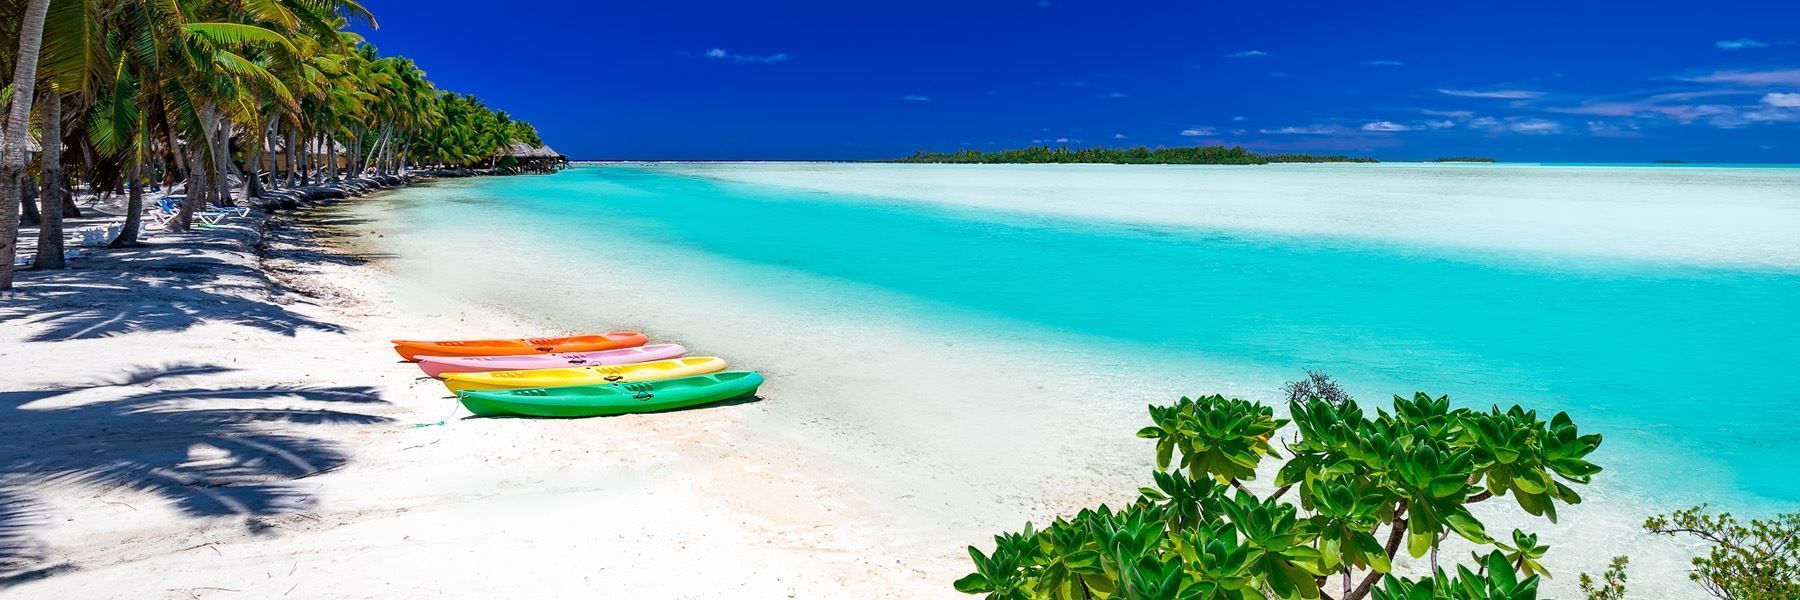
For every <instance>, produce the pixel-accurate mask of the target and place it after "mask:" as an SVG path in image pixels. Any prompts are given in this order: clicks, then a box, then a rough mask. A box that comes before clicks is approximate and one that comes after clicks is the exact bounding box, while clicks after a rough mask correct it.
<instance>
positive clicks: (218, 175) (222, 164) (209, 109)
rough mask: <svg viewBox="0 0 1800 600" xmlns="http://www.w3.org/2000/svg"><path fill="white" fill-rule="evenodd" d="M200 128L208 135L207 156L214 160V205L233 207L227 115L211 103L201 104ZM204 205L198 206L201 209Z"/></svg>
mask: <svg viewBox="0 0 1800 600" xmlns="http://www.w3.org/2000/svg"><path fill="white" fill-rule="evenodd" d="M201 107H202V110H201V115H202V117H201V120H200V127H201V128H202V129H204V130H205V131H204V133H205V134H206V148H207V150H208V152H207V154H209V155H211V158H212V189H213V203H214V204H218V205H220V206H230V205H231V182H230V181H229V180H227V178H226V177H225V176H226V174H228V173H229V172H230V169H229V167H228V166H227V162H228V161H229V160H230V157H229V156H227V155H228V154H230V153H231V147H230V143H229V142H230V140H227V139H225V136H227V135H229V134H230V130H229V128H228V126H227V124H226V122H225V115H223V114H220V113H219V107H218V106H215V105H213V103H212V102H211V101H208V102H206V103H203V104H201ZM203 206H206V205H204V204H202V205H199V206H196V207H195V208H200V207H203Z"/></svg>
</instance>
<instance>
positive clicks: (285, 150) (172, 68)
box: [0, 0, 543, 289]
mask: <svg viewBox="0 0 1800 600" xmlns="http://www.w3.org/2000/svg"><path fill="white" fill-rule="evenodd" d="M353 22H355V23H360V24H365V25H367V26H369V27H374V26H376V19H375V16H374V15H373V14H371V13H370V12H369V11H368V10H367V9H365V8H364V7H363V6H362V5H361V4H359V3H357V2H355V1H354V0H262V1H257V2H241V1H236V0H164V1H159V2H141V1H133V0H0V65H4V66H0V89H4V91H3V92H0V104H5V105H6V107H7V109H8V111H9V112H8V113H7V114H8V119H7V121H6V123H5V124H4V125H0V127H4V128H5V131H4V138H0V142H4V146H0V148H25V147H27V146H29V145H30V140H31V138H32V137H33V136H36V135H43V134H46V133H48V134H50V135H52V136H53V137H55V138H58V139H61V140H62V142H63V144H62V147H63V148H65V151H64V152H63V153H50V156H49V158H44V157H43V156H42V153H40V157H39V158H38V159H37V160H40V161H45V162H44V164H43V165H42V166H41V167H42V168H41V170H40V171H41V172H42V173H43V174H44V176H45V177H54V178H65V179H74V180H78V181H81V182H85V183H87V184H89V185H91V186H93V187H94V188H95V189H116V188H117V187H119V184H120V182H122V181H125V180H131V179H137V178H141V177H157V178H169V179H174V180H185V181H186V182H187V183H188V189H190V190H194V193H192V194H190V195H189V197H188V198H189V199H188V202H189V204H188V205H186V206H184V208H183V211H182V215H181V216H180V218H179V219H178V221H179V225H178V227H185V226H186V224H187V223H188V222H189V220H188V219H189V217H188V215H189V213H190V212H191V211H192V210H193V209H194V208H197V207H201V206H205V203H207V202H218V203H225V202H230V201H232V195H233V194H232V190H230V189H228V188H227V181H228V178H227V175H230V174H233V173H262V174H263V175H264V177H262V178H251V180H250V181H251V183H252V185H253V187H254V186H261V185H270V186H279V185H285V184H294V183H308V182H310V181H313V180H315V179H320V178H327V179H335V178H338V177H340V176H342V175H340V173H339V172H338V170H337V168H336V167H338V166H342V167H344V168H345V173H344V175H348V174H352V173H363V172H371V171H372V172H377V173H393V172H396V171H399V170H402V169H404V168H405V166H406V165H421V164H429V165H444V166H476V165H479V166H489V165H492V164H493V163H494V161H495V160H496V159H498V158H499V157H501V156H504V155H505V153H506V152H507V151H509V149H510V148H511V147H512V145H513V144H514V143H515V142H518V143H524V144H529V145H530V146H531V147H533V148H535V147H538V146H540V145H541V144H542V143H543V142H542V140H540V139H539V138H538V135H537V131H536V129H534V128H533V127H532V126H531V125H530V124H529V123H525V122H523V121H518V120H516V119H513V118H512V117H511V116H510V115H508V114H506V113H505V112H504V111H497V110H493V109H490V108H488V107H487V106H485V105H483V104H482V103H481V101H480V100H478V99H476V98H474V97H473V96H467V95H461V94H455V93H452V92H448V91H444V90H439V89H438V88H437V87H436V86H435V85H433V84H432V82H431V81H430V79H428V78H427V77H426V74H425V72H424V70H422V69H420V68H419V67H418V65H415V64H413V62H412V61H411V60H409V59H407V58H405V57H399V56H381V55H380V54H379V53H378V52H377V51H376V49H375V48H374V46H372V45H370V44H368V43H367V42H366V41H364V40H363V38H362V37H361V36H359V35H357V34H355V33H353V32H351V31H348V30H347V29H346V27H347V26H348V25H350V24H351V23H353ZM15 125H23V126H15ZM278 140H302V141H303V142H302V143H298V144H287V143H280V142H278ZM44 145H45V146H55V144H50V143H45V144H44ZM277 153H279V154H280V155H281V156H280V159H282V160H278V159H277V156H276V155H277ZM23 154H24V153H9V152H4V151H3V150H0V179H5V180H6V181H0V223H11V222H12V221H13V219H12V217H13V216H15V215H17V214H18V209H19V195H18V190H19V185H18V182H17V178H18V177H21V176H23V173H25V170H24V167H25V165H24V164H23V162H24V160H26V158H25V157H24V156H22V155H23ZM61 154H67V155H69V156H71V157H77V156H79V157H82V158H83V160H71V161H68V162H70V163H72V164H71V165H69V167H68V168H66V169H65V168H64V167H63V165H62V164H61V163H62V162H64V161H62V160H60V158H61V157H60V155H61ZM89 158H91V159H92V160H88V159H89ZM289 165H291V166H292V168H286V167H287V166H289ZM271 166H282V167H283V169H282V172H281V173H274V172H265V171H270V170H271V169H270V167H271ZM328 166H329V167H328ZM66 183H68V182H65V184H66ZM248 191H251V192H254V190H248ZM56 195H57V194H51V195H49V196H46V207H47V208H48V207H49V206H50V204H49V203H52V202H60V201H61V200H60V198H56V197H55V196H56ZM47 225H48V224H47ZM0 230H3V232H0V265H10V264H11V260H12V254H13V244H12V243H11V242H12V241H13V239H15V238H16V235H17V231H16V230H15V229H14V228H13V227H11V226H7V227H4V228H0ZM46 239H48V238H46ZM10 281H11V268H10V266H0V289H6V287H8V286H9V285H10Z"/></svg>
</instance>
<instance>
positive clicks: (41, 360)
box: [0, 207, 962, 598]
mask: <svg viewBox="0 0 1800 600" xmlns="http://www.w3.org/2000/svg"><path fill="white" fill-rule="evenodd" d="M252 219H253V220H252V221H243V220H239V221H238V222H237V223H234V224H230V225H223V226H220V227H217V228H213V229H209V230H204V231H200V232H196V233H191V234H177V235H170V236H164V237H159V239H158V240H157V241H156V242H155V243H153V244H149V245H146V246H145V247H142V248H134V249H127V250H120V251H112V252H108V253H105V254H102V255H99V256H97V257H93V258H88V259H83V260H82V261H80V262H77V263H74V264H73V265H72V266H73V267H74V268H72V269H71V270H68V271H53V272H37V273H34V272H24V273H21V275H23V276H24V277H23V279H22V282H21V283H22V285H21V287H20V289H19V291H16V292H14V293H13V294H14V295H13V296H11V297H9V300H20V301H21V302H18V303H15V306H16V307H17V308H14V309H13V310H11V311H9V312H8V313H6V314H5V315H3V316H4V318H0V339H6V340H7V341H8V342H9V343H8V344H7V346H8V347H9V349H8V351H0V362H4V363H5V364H6V365H7V366H8V368H11V369H14V370H16V371H17V372H25V373H31V374H32V375H31V376H29V377H27V378H24V379H25V380H24V381H21V382H20V383H21V384H23V386H24V387H25V388H28V389H32V390H37V391H26V392H14V393H11V394H8V397H9V399H12V400H13V402H11V403H9V404H8V408H13V409H14V410H15V411H16V414H15V416H14V418H12V419H9V420H8V422H7V423H6V424H5V425H4V426H0V431H3V432H4V433H6V434H7V435H8V436H9V438H10V439H14V440H19V445H17V446H15V447H14V448H12V449H10V451H9V452H7V453H6V454H5V455H0V457H3V458H4V462H0V464H6V465H9V467H8V468H7V469H6V470H5V471H4V473H3V476H0V482H3V484H0V490H3V491H0V500H3V501H4V502H3V505H4V507H6V508H7V509H8V512H7V513H6V514H5V515H0V517H3V518H4V521H3V523H4V527H0V591H8V592H11V591H14V590H18V591H21V592H26V593H35V594H40V595H62V596H80V597H119V598H141V597H146V596H154V595H156V594H158V593H163V594H188V595H192V596H201V597H210V596H214V595H221V596H228V595H231V594H235V593H246V594H252V595H255V596H264V597H270V596H280V595H284V594H302V595H305V596H306V597H363V596H366V595H368V594H371V593H383V592H390V593H391V592H402V593H412V594H418V593H430V594H433V595H448V596H471V597H472V596H478V595H480V596H492V595H495V594H502V595H504V594H506V593H508V592H509V591H515V590H516V589H517V588H516V585H517V584H518V582H520V581H532V582H533V583H534V585H537V586H539V587H540V589H542V590H544V591H548V592H552V593H558V592H560V593H569V594H574V593H581V592H591V591H592V590H593V589H616V590H629V591H631V592H632V593H634V594H635V595H639V596H647V597H669V596H682V595H690V594H692V593H694V591H695V590H696V588H695V582H693V581H691V580H687V579H684V577H686V576H687V575H690V574H691V573H692V572H693V571H692V569H693V568H694V566H695V565H699V564H706V565H709V566H708V567H707V568H708V583H707V584H706V587H705V588H704V589H705V590H707V591H709V592H710V593H714V594H735V595H743V596H750V597H784V596H786V597H842V596H857V597H882V596H889V597H934V596H942V597H954V596H955V594H954V592H953V590H951V589H950V588H949V586H948V585H947V583H944V582H943V581H939V580H938V579H939V578H938V577H936V576H935V574H936V573H938V572H941V571H943V570H944V569H960V568H961V567H962V565H961V564H960V561H946V562H943V563H941V564H935V565H929V566H925V567H924V569H925V570H923V571H921V570H919V569H920V568H921V563H922V562H928V561H920V560H917V559H915V558H913V557H912V556H911V555H913V554H916V552H917V551H918V550H920V549H919V548H908V549H907V550H909V551H910V552H907V553H904V554H906V556H903V555H902V554H901V553H896V554H894V555H892V556H888V555H881V556H879V557H878V556H877V555H876V554H874V553H869V552H867V551H866V550H867V548H868V547H869V546H870V545H871V544H875V543H876V542H877V541H878V540H882V539H884V538H885V537H886V536H887V535H888V534H889V533H891V532H888V531H883V530H882V529H881V528H880V527H879V526H869V525H866V523H869V521H865V520H862V519H858V520H855V521H854V522H851V523H843V522H838V521H837V519H835V518H834V517H833V515H843V514H846V513H851V512H862V511H864V509H863V508H862V507H859V506H857V502H856V501H855V499H853V498H849V497H848V496H846V495H845V494H843V493H842V492H840V491H836V490H834V489H832V488H830V487H828V486H826V485H822V484H821V481H819V480H816V479H812V478H810V475H812V474H817V473H825V472H829V471H830V468H831V467H830V466H827V465H822V464H820V463H819V462H818V461H819V460H820V458H819V457H810V456H800V453H799V452H798V451H796V450H794V449H793V448H792V447H791V446H786V445H785V441H784V440H780V439H769V440H757V441H755V443H747V442H748V441H749V440H746V439H745V437H744V436H743V435H742V433H741V428H742V424H741V422H739V418H738V415H735V414H734V412H735V411H738V410H741V409H742V408H744V407H754V406H755V404H756V403H750V404H746V405H742V406H735V407H722V408H717V409H713V410H704V411H682V412H676V413H663V414H659V415H633V416H628V417H616V418H607V419H583V420H574V421H544V420H527V419H513V420H506V419H483V420H469V421H460V420H457V419H455V418H452V419H450V420H449V421H448V422H446V423H445V424H444V425H442V426H434V425H431V424H433V423H435V422H438V421H440V420H442V419H444V418H445V414H446V413H447V412H448V411H449V410H450V409H451V408H452V406H453V405H454V403H453V402H452V401H450V400H447V399H446V398H445V397H444V393H443V390H442V389H441V386H440V385H439V384H438V383H437V382H435V381H433V380H429V379H423V380H421V378H419V377H418V375H419V374H418V373H417V371H416V368H414V367H413V366H412V365H409V364H403V363H398V362H397V361H396V360H395V359H394V357H393V356H392V352H391V350H390V349H389V348H388V347H387V343H386V340H387V339H389V338H391V337H398V336H400V335H401V334H402V333H404V334H405V335H409V336H410V335H417V336H423V337H434V336H446V337H479V336H481V335H500V334H512V333H514V332H517V331H524V330H528V329H529V330H533V331H535V330H536V329H532V328H533V327H540V326H541V325H542V324H541V323H530V322H522V321H530V319H517V318H515V317H512V316H509V315H504V314H497V313H496V312H495V311H492V310H490V309H488V308H486V307H481V306H463V307H459V308H458V309H456V311H455V312H454V313H451V312H444V313H430V314H407V313H404V312H400V311H395V310H394V309H393V306H392V303H391V299H389V298H387V297H385V295H384V294H386V293H387V290H385V289H384V288H383V285H384V279H385V276H384V274H383V273H382V271H381V267H380V266H378V265H372V264H369V260H368V259H369V257H366V256H359V255H357V254H356V253H355V252H354V251H353V250H350V249H348V246H347V245H345V244H343V238H342V237H340V236H344V235H346V234H349V233H350V232H355V233H357V234H364V231H366V230H359V229H357V227H358V225H359V224H358V223H355V222H354V221H355V220H354V219H345V218H343V217H342V216H341V215H339V214H337V213H336V212H335V211H333V210H332V208H331V207H325V208H323V209H320V210H308V211H299V212H285V213H283V214H281V215H278V216H275V217H273V218H271V217H269V216H267V215H265V214H263V213H260V212H258V213H255V215H254V216H253V217H252ZM365 235H366V234H365ZM374 235H380V233H379V232H376V233H374ZM132 305H143V306H146V308H141V309H138V310H136V311H135V312H134V311H132V310H131V309H130V308H128V307H129V306H132ZM159 307H160V308H159ZM114 313H117V314H119V315H122V317H120V318H118V319H112V318H109V315H112V314H114ZM52 339H56V340H60V341H49V340H52ZM33 340H40V341H33ZM677 341H678V340H677ZM13 342H24V343H13ZM95 357H108V359H103V360H96V359H95ZM112 357H118V358H112ZM121 372H124V373H125V375H124V376H120V375H118V373H121ZM456 409H457V411H458V412H459V413H462V414H463V415H466V412H464V411H462V410H461V409H460V407H456ZM419 425H426V426H419ZM96 438H98V439H100V440H103V449H102V450H101V451H98V452H97V453H95V455H93V456H90V455H89V453H90V452H89V451H90V450H91V449H92V448H93V444H94V442H92V441H90V440H93V439H96ZM601 440H603V441H601ZM797 466H798V467H800V468H798V469H796V467H797ZM797 471H805V473H800V472H797ZM941 550H945V551H948V553H949V554H951V555H952V556H953V557H955V558H960V548H946V549H941ZM746 552H750V553H751V554H750V555H748V556H747V555H746V554H745V553H746ZM945 553H946V552H938V553H934V554H945ZM595 557H606V559H605V560H595ZM881 557H885V558H887V559H889V560H888V562H887V563H885V564H877V563H875V562H872V561H874V560H876V559H877V558H881ZM902 559H904V561H902ZM475 565H482V566H483V568H475ZM733 565H734V566H733ZM494 568H500V569H503V571H502V572H499V573H496V572H495V571H493V570H491V569H494ZM927 571H929V572H932V573H933V575H934V576H926V575H925V572H927Z"/></svg>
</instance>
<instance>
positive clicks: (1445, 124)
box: [1425, 121, 1456, 129]
mask: <svg viewBox="0 0 1800 600" xmlns="http://www.w3.org/2000/svg"><path fill="white" fill-rule="evenodd" d="M1455 126H1456V121H1426V122H1425V128H1426V129H1449V128H1451V127H1455Z"/></svg>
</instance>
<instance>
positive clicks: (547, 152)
mask: <svg viewBox="0 0 1800 600" xmlns="http://www.w3.org/2000/svg"><path fill="white" fill-rule="evenodd" d="M506 156H511V157H513V158H517V159H519V160H528V159H551V160H562V158H563V155H562V153H561V152H557V151H556V150H555V149H553V148H551V147H550V146H548V145H544V146H537V147H532V146H530V145H528V144H526V143H525V142H513V144H512V147H511V148H508V149H507V150H506Z"/></svg>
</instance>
